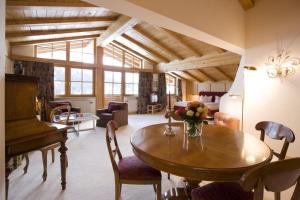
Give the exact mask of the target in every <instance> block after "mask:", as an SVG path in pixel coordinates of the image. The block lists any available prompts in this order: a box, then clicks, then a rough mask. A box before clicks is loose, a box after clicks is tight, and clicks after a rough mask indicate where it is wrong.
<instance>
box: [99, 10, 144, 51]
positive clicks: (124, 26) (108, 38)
mask: <svg viewBox="0 0 300 200" xmlns="http://www.w3.org/2000/svg"><path fill="white" fill-rule="evenodd" d="M138 22H139V20H138V19H135V18H130V17H128V16H125V15H121V16H120V17H119V18H118V19H117V20H116V21H115V22H114V23H113V24H111V25H110V26H109V27H108V29H107V30H106V31H105V32H104V33H103V34H101V36H100V37H99V38H97V46H102V47H105V46H106V45H108V44H109V43H110V42H112V41H113V40H115V39H116V38H117V37H119V36H120V35H122V34H123V33H125V32H126V31H128V30H129V29H131V28H132V27H133V26H135V25H136V24H137V23H138Z"/></svg>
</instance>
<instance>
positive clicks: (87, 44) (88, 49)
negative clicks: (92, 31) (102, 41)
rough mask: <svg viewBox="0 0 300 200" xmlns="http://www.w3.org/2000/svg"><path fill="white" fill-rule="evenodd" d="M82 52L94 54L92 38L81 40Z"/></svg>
mask: <svg viewBox="0 0 300 200" xmlns="http://www.w3.org/2000/svg"><path fill="white" fill-rule="evenodd" d="M83 53H86V54H94V40H84V41H83Z"/></svg>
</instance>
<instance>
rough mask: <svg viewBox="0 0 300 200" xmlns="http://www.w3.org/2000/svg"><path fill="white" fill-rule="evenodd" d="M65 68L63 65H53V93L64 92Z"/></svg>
mask: <svg viewBox="0 0 300 200" xmlns="http://www.w3.org/2000/svg"><path fill="white" fill-rule="evenodd" d="M65 77H66V69H65V68H64V67H54V95H55V96H58V95H65V94H66V79H65Z"/></svg>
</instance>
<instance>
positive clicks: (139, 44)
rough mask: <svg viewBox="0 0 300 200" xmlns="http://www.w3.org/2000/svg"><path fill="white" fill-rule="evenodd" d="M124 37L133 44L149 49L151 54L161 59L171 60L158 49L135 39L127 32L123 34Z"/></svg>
mask: <svg viewBox="0 0 300 200" xmlns="http://www.w3.org/2000/svg"><path fill="white" fill-rule="evenodd" d="M122 37H123V38H125V39H126V40H128V41H129V42H131V43H132V44H134V45H136V46H138V47H139V48H142V49H144V50H145V51H147V52H148V53H149V54H151V55H153V56H155V57H157V58H158V59H160V60H163V61H164V62H170V60H169V59H168V58H166V57H164V56H162V55H161V54H160V53H158V52H157V51H154V50H152V49H150V48H148V47H147V46H146V45H144V44H142V43H141V42H139V41H137V40H135V39H133V38H132V37H130V36H129V35H127V34H122Z"/></svg>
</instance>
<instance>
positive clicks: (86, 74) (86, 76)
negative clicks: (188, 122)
mask: <svg viewBox="0 0 300 200" xmlns="http://www.w3.org/2000/svg"><path fill="white" fill-rule="evenodd" d="M82 80H83V81H87V82H93V70H90V69H83V70H82Z"/></svg>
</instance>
